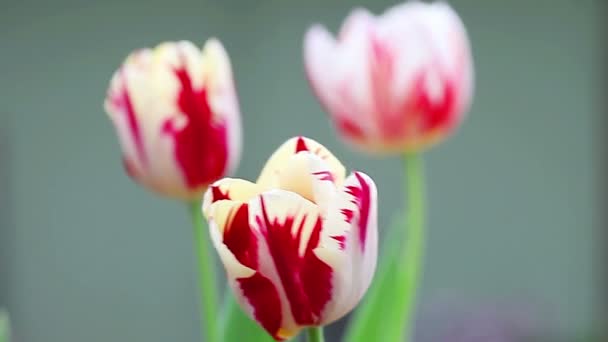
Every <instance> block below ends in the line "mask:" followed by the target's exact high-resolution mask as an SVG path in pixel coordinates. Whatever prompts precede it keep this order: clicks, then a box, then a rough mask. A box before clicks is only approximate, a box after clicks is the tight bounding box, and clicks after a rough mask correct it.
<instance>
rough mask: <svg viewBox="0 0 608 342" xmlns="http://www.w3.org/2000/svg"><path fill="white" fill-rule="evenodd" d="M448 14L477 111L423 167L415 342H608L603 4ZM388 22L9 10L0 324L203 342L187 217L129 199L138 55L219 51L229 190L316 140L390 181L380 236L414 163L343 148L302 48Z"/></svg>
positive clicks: (31, 334)
mask: <svg viewBox="0 0 608 342" xmlns="http://www.w3.org/2000/svg"><path fill="white" fill-rule="evenodd" d="M450 3H451V4H452V6H453V7H454V8H455V9H456V11H457V12H459V13H460V15H461V17H462V19H463V21H464V22H465V24H466V26H467V28H468V31H469V34H470V37H471V40H472V45H473V54H474V58H475V66H476V93H475V99H474V104H473V107H472V110H471V112H470V115H469V117H468V119H467V120H466V121H465V123H464V125H463V126H462V128H461V129H460V131H459V132H458V133H457V134H456V135H455V136H453V137H452V138H451V139H450V140H449V141H447V142H446V143H444V144H442V145H440V146H438V147H437V148H435V149H433V150H431V151H430V152H429V153H427V154H426V161H427V171H428V175H427V176H428V187H429V191H430V193H429V199H430V213H429V214H430V220H429V224H430V227H429V240H428V255H427V262H426V269H425V278H424V282H423V285H422V290H421V291H422V293H421V295H422V298H421V301H420V310H419V315H418V320H417V340H416V341H417V342H445V341H455V342H465V341H466V342H472V341H476V342H482V341H494V342H497V341H501V342H508V341H520V340H522V339H523V338H533V339H534V340H543V341H592V340H594V341H600V339H601V338H600V337H599V334H600V333H601V329H602V328H604V327H605V324H606V316H605V315H604V313H605V310H604V308H603V306H602V304H604V303H605V302H604V299H605V298H604V297H603V292H604V290H605V289H604V284H603V274H602V272H601V271H603V270H604V268H605V266H606V265H605V264H604V263H603V262H602V260H601V257H602V253H603V252H602V246H601V241H602V240H603V239H602V235H601V234H600V233H601V232H600V228H601V227H603V225H605V223H606V222H605V221H603V219H605V217H602V216H601V214H602V211H601V207H600V202H601V198H600V190H599V188H600V185H601V184H603V183H602V181H603V180H602V179H601V176H602V168H601V166H602V165H601V158H600V156H604V155H605V154H606V151H605V150H604V147H603V146H602V145H601V140H602V138H603V137H602V136H601V135H600V134H601V131H600V129H599V128H598V126H600V125H602V124H604V123H605V122H604V121H603V118H601V117H600V113H601V110H600V109H601V105H602V103H601V102H600V100H601V99H602V98H603V97H602V96H604V95H605V94H602V93H601V92H600V89H601V85H602V84H601V83H600V82H601V79H600V76H601V72H600V70H602V68H603V65H602V63H605V59H604V58H603V56H604V54H603V48H604V47H603V46H602V45H601V44H600V43H603V42H604V41H605V36H604V37H602V35H601V32H600V29H601V27H600V21H601V19H602V18H603V10H604V8H602V7H604V6H605V5H604V1H601V0H577V1H574V0H535V1H525V0H510V1H482V0H453V1H450ZM392 4H395V1H380V0H379V1H371V0H370V1H345V0H339V1H338V0H334V1H323V0H307V1H284V0H283V1H281V0H247V1H237V0H224V1H220V0H215V1H204V0H175V1H160V0H121V1H118V0H104V1H77V0H49V1H42V0H40V1H31V0H0V43H1V47H0V51H1V53H0V75H2V76H1V78H0V307H4V308H6V309H8V311H9V312H10V315H11V321H12V325H13V330H14V335H15V341H22V342H80V341H88V342H97V341H99V342H102V341H104V342H105V341H114V342H127V341H129V342H130V341H146V342H156V341H158V342H161V341H199V340H200V339H199V337H198V335H199V332H198V316H197V306H196V303H197V302H196V289H195V279H196V278H195V274H194V269H195V268H194V255H193V251H192V241H191V228H190V222H189V220H188V215H187V211H186V208H184V207H183V206H182V205H180V204H179V203H177V202H174V201H170V200H165V199H162V198H158V197H156V196H153V195H151V194H149V193H147V192H146V191H145V190H144V189H143V188H140V187H138V186H137V185H136V184H134V183H133V182H132V181H130V180H129V178H128V177H127V176H126V175H125V174H124V172H123V169H122V166H121V161H120V149H119V146H118V141H117V139H116V137H115V133H114V130H113V127H112V126H111V124H110V122H109V120H108V119H107V117H106V114H105V113H104V112H103V108H102V102H103V98H104V96H105V91H106V87H107V85H108V81H109V79H110V76H111V74H112V73H113V71H114V70H115V69H116V68H117V67H118V65H119V64H120V63H121V62H122V60H123V58H124V57H125V56H126V54H127V53H128V52H129V51H131V50H133V49H135V48H139V47H145V46H153V45H156V44H157V43H158V42H161V41H164V40H180V39H188V40H192V41H194V42H196V43H197V44H199V45H202V43H203V42H204V41H205V39H207V38H208V37H209V36H217V37H219V38H220V39H221V40H222V41H223V42H224V44H225V46H226V49H227V50H228V52H229V53H230V55H231V58H232V62H233V67H234V72H235V77H236V81H237V88H238V91H239V96H240V102H241V108H242V113H243V120H244V127H245V130H244V134H245V136H244V139H245V146H244V155H243V158H242V162H241V166H240V168H239V169H238V172H237V176H239V177H242V178H255V177H256V176H257V173H258V172H259V170H260V168H261V167H262V165H263V164H264V162H265V159H266V158H267V156H268V155H269V153H271V152H272V151H273V150H274V149H275V148H276V147H277V146H278V145H279V144H280V143H282V142H283V141H284V140H286V139H287V138H289V137H291V136H294V135H298V134H303V135H306V136H309V137H312V138H315V139H317V140H319V141H320V142H322V143H324V144H325V145H326V146H327V147H329V148H330V149H331V150H332V151H334V153H335V154H336V155H338V156H340V157H341V159H342V161H343V162H344V164H345V165H347V166H348V167H352V168H357V169H361V170H364V171H365V172H367V173H368V174H370V175H371V176H372V177H373V178H374V179H375V180H376V182H377V184H378V187H379V194H380V199H381V202H380V209H379V215H380V229H383V228H385V227H386V226H388V223H389V222H390V219H391V216H392V215H393V213H395V212H396V211H398V210H400V208H401V205H402V195H401V194H400V192H399V189H401V187H400V186H396V183H397V182H399V184H400V182H401V163H400V160H398V159H373V158H370V157H366V156H364V155H361V154H358V153H355V152H354V151H353V150H351V149H350V148H349V147H348V146H346V145H345V144H343V143H342V142H341V141H339V140H338V138H337V137H336V135H335V134H334V131H333V130H332V128H331V125H330V123H329V120H328V119H327V118H326V116H325V114H324V113H323V112H322V110H321V108H320V106H319V105H318V103H317V101H316V100H315V98H314V97H313V96H312V94H311V91H310V89H309V87H308V85H307V83H306V81H305V78H304V71H303V66H302V56H301V44H302V36H303V33H304V32H305V30H306V29H307V27H308V26H309V25H310V24H312V23H313V22H321V23H324V24H327V25H328V27H330V28H331V29H332V30H334V31H335V30H336V29H337V28H338V24H339V22H340V21H341V20H342V19H343V18H344V17H345V16H346V14H347V13H348V11H349V10H350V9H351V8H352V7H354V6H365V7H368V8H369V9H371V10H373V11H374V12H375V13H379V12H381V11H382V10H383V9H384V8H386V7H388V6H391V5H392ZM604 173H605V169H604ZM381 232H382V230H381ZM343 323H344V322H343V321H342V322H340V323H338V324H335V325H334V326H332V328H331V329H330V336H332V337H330V338H329V340H330V341H333V340H335V339H334V338H335V336H337V335H338V334H339V333H340V330H341V326H342V325H343ZM594 338H595V339H594Z"/></svg>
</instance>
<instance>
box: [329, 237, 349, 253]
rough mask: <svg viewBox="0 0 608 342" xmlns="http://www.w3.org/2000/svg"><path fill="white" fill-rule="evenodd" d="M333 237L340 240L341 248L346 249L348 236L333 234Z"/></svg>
mask: <svg viewBox="0 0 608 342" xmlns="http://www.w3.org/2000/svg"><path fill="white" fill-rule="evenodd" d="M330 237H331V238H332V239H334V240H336V241H338V243H339V244H340V249H341V250H344V248H346V236H344V235H333V236H330Z"/></svg>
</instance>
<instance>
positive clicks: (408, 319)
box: [399, 153, 426, 342]
mask: <svg viewBox="0 0 608 342" xmlns="http://www.w3.org/2000/svg"><path fill="white" fill-rule="evenodd" d="M404 164H405V184H404V185H405V193H406V195H407V206H408V207H407V210H406V214H407V222H406V223H407V227H406V229H407V230H406V234H407V236H406V239H407V240H406V242H405V248H404V249H403V250H402V252H401V256H400V260H402V262H403V264H402V267H400V271H399V276H400V278H401V279H400V280H401V281H400V282H399V284H403V293H404V294H405V296H403V299H402V303H400V304H403V306H399V307H404V308H405V310H403V311H402V313H401V315H402V317H401V322H403V330H402V332H401V334H402V335H404V336H402V338H401V339H399V341H405V342H408V341H410V340H411V339H412V335H413V329H412V325H413V320H414V314H415V311H416V310H415V309H416V295H417V290H418V285H419V283H420V280H421V279H420V278H421V276H422V266H423V258H424V249H425V231H424V225H425V215H426V214H425V210H426V209H425V204H426V196H425V185H424V166H423V160H422V157H421V155H419V154H417V153H409V154H405V156H404Z"/></svg>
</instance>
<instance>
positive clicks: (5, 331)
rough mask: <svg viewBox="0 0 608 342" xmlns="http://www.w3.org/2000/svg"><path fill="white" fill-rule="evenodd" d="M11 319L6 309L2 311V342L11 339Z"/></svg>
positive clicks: (0, 332)
mask: <svg viewBox="0 0 608 342" xmlns="http://www.w3.org/2000/svg"><path fill="white" fill-rule="evenodd" d="M10 328H11V327H10V321H9V319H8V314H7V313H6V311H0V342H9V341H10V340H11V331H10Z"/></svg>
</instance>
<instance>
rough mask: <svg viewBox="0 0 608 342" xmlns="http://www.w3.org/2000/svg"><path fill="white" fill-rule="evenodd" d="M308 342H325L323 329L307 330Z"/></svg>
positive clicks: (313, 328) (311, 328) (312, 328)
mask: <svg viewBox="0 0 608 342" xmlns="http://www.w3.org/2000/svg"><path fill="white" fill-rule="evenodd" d="M306 335H307V336H308V338H307V339H306V341H307V342H324V341H325V338H323V327H310V328H307V329H306Z"/></svg>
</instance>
